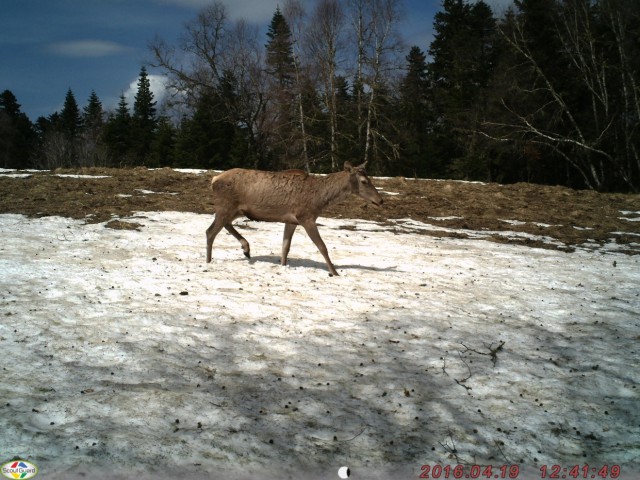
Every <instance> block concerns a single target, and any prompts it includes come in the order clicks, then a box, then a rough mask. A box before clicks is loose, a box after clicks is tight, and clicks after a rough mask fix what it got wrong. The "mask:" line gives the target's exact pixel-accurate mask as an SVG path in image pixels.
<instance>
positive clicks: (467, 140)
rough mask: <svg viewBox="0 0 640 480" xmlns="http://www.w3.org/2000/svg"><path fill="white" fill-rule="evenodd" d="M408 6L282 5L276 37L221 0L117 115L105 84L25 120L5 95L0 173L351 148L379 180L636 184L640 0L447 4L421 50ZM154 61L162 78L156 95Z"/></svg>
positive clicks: (284, 161) (276, 163) (335, 157)
mask: <svg viewBox="0 0 640 480" xmlns="http://www.w3.org/2000/svg"><path fill="white" fill-rule="evenodd" d="M305 5H307V4H305ZM403 15H406V12H405V11H404V6H403V4H402V1H401V0H317V1H316V2H314V3H313V4H312V5H311V6H310V8H307V9H305V7H304V6H303V4H302V2H300V0H285V1H284V2H283V3H282V6H281V8H280V7H279V8H278V9H277V10H276V11H275V12H274V14H273V17H272V20H271V22H270V24H269V26H268V31H267V35H266V41H265V40H264V39H263V38H262V36H261V35H260V31H259V28H258V27H257V26H255V25H252V24H249V23H248V22H246V21H244V20H231V19H230V18H229V15H228V12H227V10H226V8H225V6H224V4H223V3H220V2H215V3H212V4H211V5H210V6H208V7H206V8H204V9H203V10H201V11H200V12H199V13H198V15H197V16H196V17H195V18H193V19H192V20H191V21H189V22H188V23H187V24H185V25H184V28H183V32H182V35H181V37H180V40H179V41H178V42H176V44H171V43H168V42H167V41H166V40H165V39H163V38H162V37H160V36H157V37H156V38H154V39H150V42H149V56H150V60H149V62H148V64H146V65H143V66H141V69H140V75H139V79H138V89H137V94H136V96H135V100H134V102H133V105H128V104H127V100H126V99H125V97H124V95H121V97H120V102H119V104H118V106H117V108H115V109H114V110H112V111H107V110H106V109H105V108H104V107H103V105H102V103H101V101H100V98H99V97H98V95H97V94H96V92H95V91H94V92H92V93H91V96H90V97H89V98H88V99H87V102H86V105H85V106H83V107H82V108H81V107H80V106H79V105H78V102H77V100H76V98H75V95H74V93H73V92H72V91H71V90H68V92H67V94H66V97H65V101H64V106H63V108H62V109H61V110H60V111H59V112H54V113H52V114H51V115H49V116H47V117H40V118H38V119H37V120H36V121H35V122H32V121H31V120H30V119H29V118H28V117H27V115H26V114H24V113H23V112H22V111H21V110H20V108H21V107H20V103H19V99H17V98H16V97H15V95H14V94H13V93H12V92H11V91H9V90H4V91H3V92H2V93H0V167H4V168H18V169H22V168H43V169H55V168H59V167H85V166H87V167H88V166H108V167H127V166H146V167H165V166H169V167H190V168H205V169H227V168H231V167H248V168H259V169H268V170H280V169H292V168H296V169H303V170H306V171H312V172H331V171H336V170H339V169H340V168H342V167H341V166H342V164H343V163H344V161H345V160H349V161H351V162H362V161H367V162H368V164H367V168H368V170H369V173H371V174H375V175H387V176H405V177H419V178H448V179H464V180H479V181H487V182H500V183H515V182H530V183H538V184H546V185H563V186H567V187H571V188H576V189H592V190H596V191H602V192H632V193H637V192H640V140H639V139H640V2H637V1H636V0H514V2H513V6H512V7H510V8H509V9H508V10H506V11H504V12H493V11H492V9H491V8H490V6H489V5H488V4H487V3H485V2H484V1H477V2H469V1H465V0H442V2H441V6H440V9H439V11H438V12H437V13H436V15H435V17H434V22H433V32H434V37H433V41H432V42H431V44H430V45H428V46H419V45H414V46H410V45H407V44H406V42H405V41H404V40H403V38H402V25H403V23H402V21H403ZM429 27H430V26H427V25H425V29H429ZM425 47H426V48H425ZM148 69H153V70H154V71H157V72H159V73H160V74H162V75H163V76H164V77H165V78H166V90H167V93H168V95H167V98H166V99H165V101H164V102H163V103H162V105H159V104H157V102H156V99H155V98H154V95H153V92H152V91H151V89H150V82H149V78H148ZM0 87H1V86H0Z"/></svg>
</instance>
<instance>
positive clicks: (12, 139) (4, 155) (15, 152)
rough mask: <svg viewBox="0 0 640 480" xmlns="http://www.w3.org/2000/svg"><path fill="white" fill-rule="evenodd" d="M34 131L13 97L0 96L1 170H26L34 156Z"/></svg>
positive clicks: (7, 95)
mask: <svg viewBox="0 0 640 480" xmlns="http://www.w3.org/2000/svg"><path fill="white" fill-rule="evenodd" d="M35 140H36V138H35V130H34V127H33V124H32V123H31V121H30V120H29V118H28V117H27V115H26V114H24V113H23V112H21V111H20V104H19V103H18V99H17V98H16V97H15V95H14V94H13V93H12V92H11V91H9V90H5V91H4V92H2V93H1V94H0V165H2V166H3V168H28V167H31V166H32V160H33V156H34V154H35Z"/></svg>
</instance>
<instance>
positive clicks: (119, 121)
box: [105, 93, 133, 166]
mask: <svg viewBox="0 0 640 480" xmlns="http://www.w3.org/2000/svg"><path fill="white" fill-rule="evenodd" d="M131 126H132V119H131V114H130V113H129V106H128V105H127V99H126V98H125V96H124V93H121V94H120V100H119V102H118V109H117V110H116V112H115V114H114V115H111V116H110V117H109V119H108V121H107V125H106V127H105V142H106V144H107V149H108V152H109V157H110V161H111V163H112V164H113V165H115V166H121V165H128V164H130V163H131V156H132V136H133V133H132V129H131Z"/></svg>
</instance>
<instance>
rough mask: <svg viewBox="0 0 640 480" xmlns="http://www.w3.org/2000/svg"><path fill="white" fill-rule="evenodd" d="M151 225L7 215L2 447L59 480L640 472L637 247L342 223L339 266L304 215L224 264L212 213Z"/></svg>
mask: <svg viewBox="0 0 640 480" xmlns="http://www.w3.org/2000/svg"><path fill="white" fill-rule="evenodd" d="M133 218H135V221H136V223H140V224H141V225H143V226H144V228H143V229H142V230H141V231H135V230H113V229H107V228H104V226H105V224H84V222H82V221H75V220H70V219H66V218H60V217H44V218H32V219H29V218H26V217H24V216H20V215H0V271H1V272H2V275H1V276H0V292H1V293H0V317H1V318H2V322H0V348H1V349H2V358H3V359H4V363H3V364H2V367H3V368H2V374H1V375H0V398H2V404H1V406H0V411H1V412H2V414H1V415H0V431H2V432H3V434H2V435H0V451H2V452H5V455H6V456H11V457H12V456H14V455H17V456H20V457H22V458H26V459H28V460H29V461H32V462H33V463H35V464H36V465H37V466H38V467H39V469H40V473H41V475H43V478H66V479H75V478H82V477H83V476H85V475H86V476H93V477H94V478H103V477H101V476H100V475H99V473H100V472H108V474H109V475H104V478H107V477H108V478H116V477H118V476H123V477H124V476H127V477H132V476H136V478H175V477H173V476H171V475H173V474H175V473H180V476H181V477H183V478H212V477H210V476H209V475H211V476H213V478H256V479H262V478H289V477H294V478H312V479H313V478H326V479H334V478H337V472H338V469H340V468H341V466H343V465H348V466H349V468H350V469H351V471H352V472H353V476H354V478H356V474H357V476H358V478H371V479H383V478H386V479H395V478H418V476H419V475H420V473H421V472H422V470H421V466H422V465H431V466H434V465H442V466H445V465H452V464H457V463H460V464H465V465H472V464H482V465H495V466H496V467H495V468H499V465H502V464H509V465H514V464H515V465H518V466H519V468H520V472H521V477H522V478H525V475H524V473H523V472H525V470H526V469H530V470H531V471H532V472H534V473H536V472H537V474H538V476H539V473H540V472H539V468H540V466H541V465H548V466H551V465H555V464H558V465H563V466H569V465H582V464H587V463H588V464H589V465H605V464H608V465H620V466H621V468H622V475H620V477H619V478H621V479H625V480H626V479H629V478H634V477H633V475H635V473H636V472H637V471H638V470H637V463H638V459H639V458H640V433H639V431H638V428H637V426H638V425H639V424H640V410H639V409H638V408H637V406H638V390H637V386H638V384H639V383H640V371H639V370H638V369H637V368H633V367H634V366H636V365H638V364H640V350H639V349H638V342H637V337H638V331H639V330H638V329H639V327H640V323H639V318H640V316H639V314H638V312H640V298H639V297H638V285H639V284H640V265H639V261H640V256H628V255H620V254H614V253H607V252H606V251H596V252H593V251H576V252H574V253H565V252H558V251H553V250H542V249H533V248H527V247H521V246H515V245H505V244H498V243H492V242H483V241H477V240H470V239H455V238H436V237H431V236H425V235H419V234H417V233H419V232H420V230H421V229H428V228H435V227H432V226H429V225H426V224H422V223H420V222H414V221H411V220H409V219H406V220H403V221H398V222H396V224H390V225H375V224H374V223H373V222H368V223H364V222H362V221H346V220H336V219H323V220H322V224H323V225H322V226H321V227H320V232H321V234H322V236H323V239H324V241H325V242H326V244H327V245H328V247H329V251H330V254H331V256H332V260H333V261H334V263H335V265H336V267H337V269H338V272H339V273H340V275H341V276H339V277H334V278H329V277H328V274H327V270H326V267H325V265H324V261H323V260H322V257H321V255H320V254H319V253H318V252H317V249H316V247H315V246H314V245H313V243H312V242H311V241H310V239H309V238H308V237H307V236H306V234H305V233H304V231H302V229H299V230H300V231H298V232H297V233H296V235H294V238H293V244H292V248H291V253H290V266H288V267H281V266H280V265H279V254H280V242H281V239H282V225H281V224H269V223H257V222H251V221H246V222H238V230H239V231H240V233H241V234H242V235H244V236H246V238H247V240H248V241H249V242H251V250H252V254H253V257H252V258H251V259H250V260H247V259H245V258H244V256H243V255H242V252H241V249H240V245H239V244H238V242H237V241H236V240H235V239H234V238H233V237H232V236H231V235H228V234H226V233H225V232H223V233H221V234H220V235H218V237H217V238H216V242H215V244H214V248H213V262H212V263H211V264H209V265H207V264H205V263H204V254H205V245H204V243H205V242H204V231H205V229H206V228H207V227H208V226H209V224H210V221H211V219H210V216H209V215H197V214H190V213H177V212H163V213H154V212H145V213H139V214H137V215H136V216H135V217H133ZM122 220H127V219H122ZM374 225H375V226H374ZM400 228H404V230H405V232H406V233H404V234H401V235H397V234H394V233H397V232H398V230H399V229H400ZM354 229H357V230H361V229H363V230H364V229H366V231H353V230H354ZM416 232H417V233H416ZM494 233H495V232H492V233H491V234H494ZM477 234H478V235H486V233H485V232H478V233H477ZM452 466H453V465H452ZM469 473H470V472H469ZM168 475H169V476H168ZM216 475H217V477H216ZM118 478H119V477H118ZM518 478H520V477H518ZM526 478H534V475H531V476H526Z"/></svg>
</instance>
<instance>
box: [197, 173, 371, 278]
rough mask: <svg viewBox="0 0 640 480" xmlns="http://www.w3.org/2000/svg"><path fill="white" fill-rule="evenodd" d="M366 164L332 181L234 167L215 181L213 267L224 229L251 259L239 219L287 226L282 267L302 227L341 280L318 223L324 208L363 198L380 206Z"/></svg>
mask: <svg viewBox="0 0 640 480" xmlns="http://www.w3.org/2000/svg"><path fill="white" fill-rule="evenodd" d="M366 163H367V162H364V163H363V164H362V165H359V166H357V167H354V166H352V165H351V164H350V163H349V162H345V164H344V169H343V170H342V171H340V172H336V173H331V174H328V175H326V176H320V175H311V174H308V173H307V172H304V171H302V170H285V171H282V172H268V171H262V170H248V169H242V168H233V169H231V170H227V171H225V172H223V173H221V174H219V175H216V176H214V177H213V179H212V180H211V185H210V187H211V190H212V192H213V205H214V211H215V218H214V220H213V222H212V223H211V225H210V226H209V228H207V263H210V262H211V251H212V248H213V241H214V240H215V238H216V236H217V235H218V233H220V231H221V230H222V229H223V228H224V229H226V230H227V232H229V233H230V234H231V235H233V237H235V238H236V240H238V241H239V242H240V245H241V246H242V251H243V253H244V255H245V256H246V257H247V258H251V249H250V246H249V242H247V240H246V239H245V238H244V237H243V236H242V235H240V233H238V231H237V230H236V229H235V228H234V227H233V225H232V222H233V221H234V220H235V219H237V218H239V217H246V218H248V219H249V220H256V221H263V222H280V223H284V236H283V240H282V256H281V258H280V264H281V265H283V266H285V265H287V256H288V255H289V249H290V248H291V238H292V237H293V233H294V232H295V230H296V228H297V227H298V225H302V227H303V228H304V229H305V231H306V232H307V235H308V236H309V238H311V240H312V241H313V243H314V244H315V245H316V247H317V248H318V250H319V251H320V253H321V254H322V256H323V257H324V260H325V263H326V264H327V268H328V269H329V276H331V277H332V276H334V275H335V276H337V275H338V272H337V271H336V269H335V267H334V266H333V263H332V262H331V259H330V258H329V252H328V251H327V246H326V245H325V243H324V241H323V240H322V238H321V237H320V232H318V226H317V224H316V220H317V218H318V216H320V214H321V213H322V211H323V210H324V209H326V208H327V207H329V206H330V205H334V204H336V203H338V202H341V201H343V200H344V199H346V198H347V197H348V196H349V195H351V194H354V195H358V196H360V197H362V198H364V199H365V200H367V201H369V202H371V204H373V205H374V206H375V207H381V206H382V203H383V202H382V198H381V197H380V194H379V193H378V190H377V189H376V187H375V186H374V185H373V184H372V183H371V180H370V179H369V177H368V176H367V174H366V172H365V165H366Z"/></svg>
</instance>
